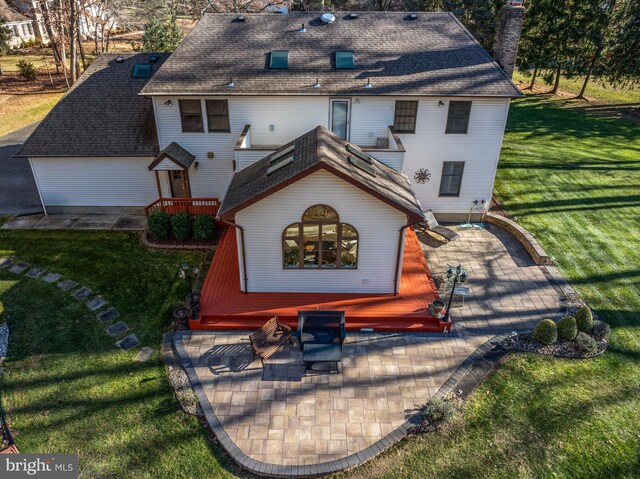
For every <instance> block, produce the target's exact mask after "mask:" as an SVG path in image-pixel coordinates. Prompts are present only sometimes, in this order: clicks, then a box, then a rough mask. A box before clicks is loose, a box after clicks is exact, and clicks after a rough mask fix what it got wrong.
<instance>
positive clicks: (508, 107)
mask: <svg viewBox="0 0 640 479" xmlns="http://www.w3.org/2000/svg"><path fill="white" fill-rule="evenodd" d="M510 108H511V101H509V103H507V111H506V113H505V114H504V122H503V123H502V133H501V134H500V144H499V148H498V155H497V158H496V161H495V163H494V164H493V179H492V180H491V187H490V188H489V197H488V198H486V200H487V203H486V205H485V209H486V210H487V211H489V208H491V200H492V199H493V187H494V186H495V184H496V175H497V174H498V163H500V154H501V153H502V142H503V141H504V132H505V130H506V128H507V120H508V119H509V109H510ZM481 199H482V198H481Z"/></svg>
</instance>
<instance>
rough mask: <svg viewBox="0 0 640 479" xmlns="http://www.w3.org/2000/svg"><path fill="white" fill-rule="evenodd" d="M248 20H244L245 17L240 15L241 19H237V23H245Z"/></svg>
mask: <svg viewBox="0 0 640 479" xmlns="http://www.w3.org/2000/svg"><path fill="white" fill-rule="evenodd" d="M245 20H246V18H244V16H242V15H240V16H239V17H237V18H236V22H244V21H245Z"/></svg>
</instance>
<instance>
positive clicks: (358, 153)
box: [347, 143, 373, 165]
mask: <svg viewBox="0 0 640 479" xmlns="http://www.w3.org/2000/svg"><path fill="white" fill-rule="evenodd" d="M347 151H348V152H349V153H353V154H354V155H356V156H357V157H358V158H360V159H361V160H362V161H364V162H365V163H368V164H370V165H372V164H373V159H372V158H371V157H370V156H369V155H367V154H366V153H365V152H363V151H362V150H359V149H357V148H356V147H355V146H353V145H352V144H351V143H349V144H348V145H347Z"/></svg>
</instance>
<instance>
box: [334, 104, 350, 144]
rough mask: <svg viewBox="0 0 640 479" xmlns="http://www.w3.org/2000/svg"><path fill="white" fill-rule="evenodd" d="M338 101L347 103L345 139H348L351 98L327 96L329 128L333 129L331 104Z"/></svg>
mask: <svg viewBox="0 0 640 479" xmlns="http://www.w3.org/2000/svg"><path fill="white" fill-rule="evenodd" d="M338 102H344V103H346V104H347V120H346V121H347V125H346V126H347V128H346V131H345V140H347V141H349V137H350V136H351V98H329V130H331V131H333V104H334V103H338ZM334 133H335V132H334Z"/></svg>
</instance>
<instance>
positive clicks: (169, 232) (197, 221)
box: [147, 211, 216, 241]
mask: <svg viewBox="0 0 640 479" xmlns="http://www.w3.org/2000/svg"><path fill="white" fill-rule="evenodd" d="M147 223H148V225H149V232H150V233H151V235H152V236H153V237H154V238H155V239H156V240H159V241H166V240H168V239H174V240H177V241H189V240H196V241H211V240H213V237H214V235H215V232H216V224H215V222H214V220H213V217H212V216H211V215H206V214H201V215H192V216H191V215H188V214H187V213H182V212H181V213H176V214H174V215H171V214H169V213H165V212H164V211H154V212H153V213H151V214H150V215H149V218H148V220H147Z"/></svg>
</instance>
